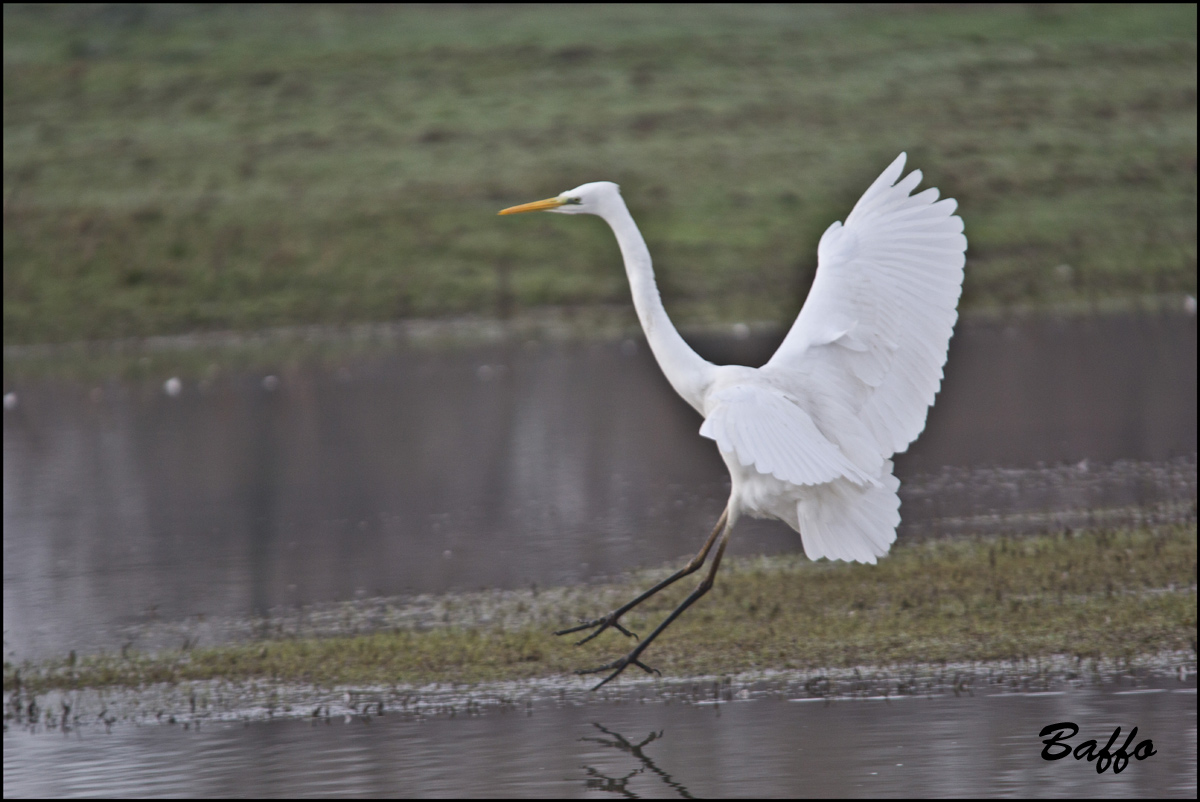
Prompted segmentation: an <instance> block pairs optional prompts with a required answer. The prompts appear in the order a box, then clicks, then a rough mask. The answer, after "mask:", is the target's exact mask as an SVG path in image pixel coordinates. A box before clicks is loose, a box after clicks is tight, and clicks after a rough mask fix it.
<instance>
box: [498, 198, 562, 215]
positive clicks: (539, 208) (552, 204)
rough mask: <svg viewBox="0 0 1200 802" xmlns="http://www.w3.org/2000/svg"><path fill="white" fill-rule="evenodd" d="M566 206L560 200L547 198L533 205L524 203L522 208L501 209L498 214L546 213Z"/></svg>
mask: <svg viewBox="0 0 1200 802" xmlns="http://www.w3.org/2000/svg"><path fill="white" fill-rule="evenodd" d="M564 204H566V201H561V200H559V199H558V198H546V199H545V200H540V201H534V202H533V203H522V204H521V205H520V206H509V207H508V208H507V209H501V210H500V211H499V212H497V214H520V213H521V212H544V211H546V210H547V209H557V208H558V207H559V206H563V205H564Z"/></svg>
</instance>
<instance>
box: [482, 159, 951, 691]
mask: <svg viewBox="0 0 1200 802" xmlns="http://www.w3.org/2000/svg"><path fill="white" fill-rule="evenodd" d="M904 161H905V154H904V153H901V154H900V156H899V157H897V158H896V160H895V161H893V162H892V163H891V165H889V166H888V168H887V169H886V170H884V171H883V174H882V175H880V176H879V178H877V179H876V180H875V183H873V184H871V186H870V187H869V188H868V189H867V191H866V192H865V193H863V196H862V198H861V199H859V201H858V203H857V204H855V206H854V209H852V210H851V212H850V215H849V217H847V218H846V223H845V225H842V223H841V222H835V223H834V224H833V225H831V226H830V227H829V228H828V229H827V230H826V231H825V233H824V235H822V237H821V241H820V244H819V245H818V246H817V274H816V278H815V279H814V280H813V284H812V289H811V290H810V291H809V294H808V299H807V300H806V301H805V303H804V307H803V308H802V309H801V310H800V314H799V315H798V316H797V317H796V322H795V323H794V324H793V325H792V328H791V330H790V331H789V332H788V334H787V337H786V338H785V339H784V341H783V343H782V344H781V345H780V346H779V349H778V350H777V351H776V352H775V354H774V356H772V357H771V359H770V360H769V361H768V362H767V363H766V364H765V365H763V366H762V367H761V368H750V367H743V366H741V365H724V366H720V365H714V364H712V363H711V362H708V361H707V360H705V359H703V358H701V357H700V356H699V355H698V354H697V353H696V352H695V351H693V350H692V349H691V347H689V346H688V344H687V343H686V342H684V340H683V338H682V337H681V336H680V335H679V332H678V331H676V329H675V327H674V326H673V325H671V320H670V319H669V318H668V317H667V313H666V310H665V309H663V304H662V299H661V298H660V297H659V294H658V287H657V285H656V284H655V281H654V269H653V267H652V266H651V262H650V252H649V250H647V248H646V242H645V240H643V239H642V235H641V232H639V231H638V227H637V224H636V223H634V222H633V217H631V216H630V214H629V210H628V209H627V208H626V207H625V201H624V200H622V198H621V191H620V188H619V187H618V186H617V185H616V184H613V183H611V182H609V181H597V182H594V183H590V184H583V185H581V186H579V187H576V188H575V189H572V190H568V191H567V192H564V193H562V194H561V195H558V196H557V197H554V198H549V199H547V200H543V201H536V202H534V203H526V204H524V205H521V206H513V207H510V208H508V209H504V210H503V211H501V212H500V214H516V213H518V212H533V211H548V212H559V213H563V214H594V215H597V216H599V217H601V218H602V219H603V220H604V221H605V222H607V223H608V224H609V226H610V227H611V228H612V230H613V233H614V234H615V235H616V237H617V243H618V245H619V246H620V248H621V255H622V256H623V257H624V259H625V272H626V273H627V274H628V276H629V287H630V290H631V291H632V294H633V305H634V308H635V309H636V310H637V315H638V320H639V321H640V322H641V324H642V329H643V330H644V331H645V333H646V340H647V342H648V343H649V345H650V350H651V351H653V353H654V357H655V359H656V360H658V365H659V367H660V368H661V369H662V372H663V373H664V374H665V375H666V378H667V381H669V382H670V383H671V386H672V387H673V388H675V392H677V393H679V395H680V396H682V397H683V399H684V400H685V401H687V402H688V403H689V404H691V405H692V407H694V408H695V409H696V411H697V412H699V413H700V414H701V415H702V416H704V423H703V424H702V425H701V427H700V434H701V435H703V436H704V437H707V438H710V439H712V440H715V441H716V443H717V447H718V448H719V449H720V452H721V457H722V458H723V459H724V460H725V464H726V466H728V468H729V475H730V477H731V480H732V489H731V491H730V494H729V502H728V504H727V505H726V507H725V511H724V512H723V513H722V514H721V517H720V520H719V521H718V522H717V525H716V528H715V529H713V532H712V534H711V535H709V538H708V540H707V541H706V542H705V544H704V546H703V548H701V549H700V552H699V553H698V554H696V556H695V557H693V558H692V559H691V560H690V561H689V562H688V564H687V565H685V566H684V567H683V568H682V569H680V570H679V571H677V572H676V573H675V574H672V575H671V576H670V577H667V578H666V579H665V580H663V581H662V582H660V583H658V584H657V585H655V586H654V587H653V588H651V589H650V590H648V591H646V592H645V593H643V594H642V595H641V596H638V597H637V598H636V599H634V600H632V601H631V602H629V603H628V604H626V605H624V606H622V607H619V608H617V609H616V610H613V611H612V612H610V613H608V614H607V615H604V616H601V617H600V618H597V619H595V620H593V621H588V622H585V623H582V624H580V625H579V626H577V627H572V628H570V629H565V630H562V631H560V632H558V633H555V634H558V635H563V634H566V633H569V632H578V631H581V630H585V629H593V630H594V631H593V632H592V633H591V634H590V635H588V636H587V637H586V638H584V639H583V640H581V641H580V643H584V642H586V641H588V640H591V639H592V638H594V637H596V636H597V635H599V634H600V633H601V632H603V631H604V630H605V629H608V628H609V627H613V628H615V629H617V630H619V631H621V632H623V633H625V634H626V635H629V636H631V637H636V636H634V635H633V633H631V632H630V631H629V630H627V629H625V627H623V626H622V625H621V624H620V621H619V620H620V618H621V616H622V615H624V614H625V613H627V612H628V611H629V610H631V609H632V608H633V607H635V606H637V605H638V604H640V603H641V602H643V601H645V600H646V599H648V598H649V597H650V596H652V595H654V594H655V593H657V592H658V591H659V590H661V589H663V588H665V587H666V586H668V585H670V584H671V583H673V582H675V581H676V580H678V579H681V578H682V577H684V576H687V575H688V574H691V573H693V572H694V571H696V570H697V569H699V568H700V566H702V565H703V564H704V562H705V560H706V559H707V558H708V554H709V552H710V551H711V550H712V548H713V545H714V544H716V547H717V550H716V556H715V557H714V558H713V561H712V565H711V566H710V568H709V570H708V573H707V574H706V576H705V578H704V580H703V581H702V582H701V583H700V584H699V585H698V586H697V587H696V589H695V590H694V591H693V592H692V593H691V594H690V595H689V596H688V597H687V599H686V600H684V602H683V603H682V604H680V605H679V607H678V608H676V609H675V610H674V611H673V612H672V613H671V614H670V615H669V616H668V617H667V618H666V619H665V620H664V621H663V622H662V623H661V624H660V625H659V626H658V627H657V628H656V629H655V630H654V631H653V632H652V633H651V634H650V635H649V636H648V637H647V638H646V639H645V640H643V641H641V642H639V643H638V645H637V646H636V647H634V648H633V650H632V651H630V652H629V654H627V655H625V656H624V657H622V658H619V659H617V660H614V661H613V662H611V663H607V664H605V665H603V666H600V667H598V668H595V669H589V670H582V671H580V672H578V673H581V674H589V673H596V672H601V671H608V670H611V671H612V673H611V674H610V675H609V676H608V677H606V678H605V679H604V680H603V681H601V682H600V684H599V685H597V686H596V687H597V688H599V687H600V686H601V685H603V684H604V683H606V682H608V681H609V680H611V679H613V678H614V677H616V676H617V675H618V674H620V673H621V672H622V671H624V670H625V669H626V668H627V667H628V666H630V665H636V666H638V667H639V668H642V669H643V670H645V671H647V672H651V671H653V670H654V669H651V668H649V667H647V666H646V665H645V664H644V663H642V662H641V661H640V659H639V658H640V655H641V653H642V652H643V651H644V650H645V649H646V647H647V646H648V645H649V644H650V643H651V642H652V641H653V640H654V639H655V638H656V637H657V636H658V635H659V634H660V633H661V632H662V631H663V630H664V629H666V628H667V626H669V625H670V623H671V622H672V621H674V620H675V618H676V617H678V616H679V614H680V613H682V612H683V611H684V610H685V609H687V607H688V606H690V605H691V604H692V603H693V602H694V601H696V599H698V598H700V597H701V596H702V595H704V593H705V592H707V591H708V589H709V588H711V587H712V584H713V579H714V577H715V576H716V573H717V569H718V567H719V566H720V563H721V556H722V555H723V554H724V552H725V545H726V543H727V542H728V541H729V534H730V532H731V531H732V530H733V527H734V524H736V523H737V520H738V518H739V517H740V516H741V515H742V514H748V515H752V516H754V517H757V518H777V519H779V520H781V521H785V522H787V523H788V524H789V525H790V526H791V527H792V528H793V529H795V530H797V531H798V532H799V533H800V537H801V539H802V541H803V543H804V551H805V553H806V554H807V555H808V557H809V558H810V559H813V560H816V559H819V558H821V557H828V558H830V559H833V560H852V561H856V562H864V563H874V562H875V560H876V559H877V558H879V557H882V556H884V555H885V554H887V552H888V549H889V548H890V546H891V544H892V542H893V541H894V540H895V539H896V526H897V525H898V524H899V523H900V499H899V497H898V496H897V495H896V490H897V489H898V488H899V486H900V482H899V480H897V479H896V477H895V476H893V475H892V461H891V459H890V458H891V456H892V455H893V454H895V453H897V452H902V451H904V450H905V449H907V448H908V445H909V443H911V442H912V441H913V440H915V439H916V438H917V435H919V434H920V433H921V431H922V430H923V429H924V428H925V417H926V414H927V413H928V411H929V407H930V406H931V405H932V404H933V401H934V396H935V395H936V394H937V392H938V390H939V389H940V387H941V381H942V366H943V365H944V364H945V362H946V352H947V348H948V347H949V342H950V337H951V335H952V334H953V332H954V323H955V321H956V320H957V319H958V311H957V306H958V298H959V295H960V294H961V293H962V280H963V265H964V264H965V261H966V257H965V254H966V250H967V239H966V237H965V236H963V222H962V218H960V217H958V216H957V215H955V214H954V211H955V209H956V208H957V205H958V204H957V202H956V201H955V200H953V199H952V198H947V199H945V200H940V201H939V200H938V199H937V198H938V191H937V190H936V189H926V190H924V191H923V192H920V193H918V194H916V195H913V194H911V193H912V191H913V190H914V189H915V188H916V186H917V184H919V183H920V181H921V172H920V171H919V170H914V171H913V172H911V173H909V174H908V175H907V176H906V177H905V178H903V179H902V180H901V178H900V174H901V172H902V171H903V169H904Z"/></svg>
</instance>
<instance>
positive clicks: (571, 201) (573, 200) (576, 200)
mask: <svg viewBox="0 0 1200 802" xmlns="http://www.w3.org/2000/svg"><path fill="white" fill-rule="evenodd" d="M563 203H565V204H566V205H567V206H578V205H579V204H581V203H583V201H582V200H581V199H580V198H567V199H566V200H565V201H563Z"/></svg>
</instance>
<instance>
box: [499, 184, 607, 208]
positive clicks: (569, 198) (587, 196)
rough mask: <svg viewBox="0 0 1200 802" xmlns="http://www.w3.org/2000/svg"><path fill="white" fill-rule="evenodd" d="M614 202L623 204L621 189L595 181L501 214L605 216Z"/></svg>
mask: <svg viewBox="0 0 1200 802" xmlns="http://www.w3.org/2000/svg"><path fill="white" fill-rule="evenodd" d="M614 202H616V203H620V202H621V188H620V187H618V186H617V185H616V184H614V183H613V182H611V181H593V182H592V183H590V184H580V185H579V186H577V187H575V189H568V190H567V191H566V192H563V193H560V194H559V195H557V196H556V197H553V198H546V200H540V201H534V202H533V203H523V204H521V205H520V206H510V207H508V208H507V209H502V210H501V211H500V214H519V213H520V212H558V213H560V214H598V215H601V216H603V215H604V213H605V211H606V210H607V209H608V208H610V206H611V205H612V204H613V203H614Z"/></svg>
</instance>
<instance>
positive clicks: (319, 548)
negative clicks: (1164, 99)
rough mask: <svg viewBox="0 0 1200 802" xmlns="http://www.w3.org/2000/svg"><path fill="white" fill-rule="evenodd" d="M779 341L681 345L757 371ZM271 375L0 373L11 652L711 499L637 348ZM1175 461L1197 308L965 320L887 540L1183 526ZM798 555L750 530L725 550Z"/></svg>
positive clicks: (1187, 476)
mask: <svg viewBox="0 0 1200 802" xmlns="http://www.w3.org/2000/svg"><path fill="white" fill-rule="evenodd" d="M778 338H779V337H778V335H777V336H776V337H774V338H772V337H755V336H752V337H747V338H743V339H737V338H733V337H727V338H718V337H707V338H700V339H699V340H698V341H697V342H696V347H697V348H698V350H700V351H701V352H702V354H703V355H704V356H706V357H708V358H710V359H712V360H713V361H716V362H737V363H744V364H760V363H761V362H762V361H764V360H765V359H766V358H767V357H768V356H769V354H770V353H771V351H772V350H773V347H774V345H775V343H776V342H777V341H778ZM164 378H165V377H164ZM264 379H265V377H264V376H263V375H261V374H256V375H249V374H240V375H230V374H219V375H218V376H217V378H216V379H214V380H211V381H207V382H196V381H192V380H188V381H184V382H183V383H182V385H181V387H182V390H181V392H180V393H179V394H178V395H175V396H172V395H168V394H167V393H165V392H164V385H163V381H162V380H159V381H155V382H152V383H141V384H138V383H118V382H109V383H107V384H103V385H98V386H91V385H77V384H71V383H66V382H54V381H43V382H37V383H31V384H27V385H22V386H18V387H6V388H5V389H6V392H8V391H12V392H15V393H16V395H17V397H18V398H19V404H18V405H17V407H16V408H15V409H12V410H7V409H6V411H5V413H4V639H5V659H9V660H12V659H18V660H19V659H25V658H29V657H36V656H39V655H47V654H54V655H61V654H64V653H65V652H67V651H68V650H71V649H76V650H79V651H81V652H83V651H90V650H94V649H99V648H106V649H113V648H119V647H121V646H123V645H125V644H131V645H133V646H135V647H137V648H145V647H146V645H147V644H145V643H143V642H141V641H140V640H139V638H141V631H142V630H141V629H140V627H142V625H145V624H155V623H159V622H178V621H185V620H190V621H199V620H201V619H212V618H234V617H244V616H248V615H252V614H263V613H267V612H268V611H269V610H271V609H272V608H278V607H295V606H297V605H305V604H311V603H316V602H325V601H339V600H345V599H354V598H363V597H375V596H396V595H405V594H415V593H442V592H447V591H454V590H475V589H479V588H521V587H525V588H527V587H529V586H531V585H534V584H536V585H540V586H543V587H545V586H557V585H571V584H575V583H578V582H582V581H588V580H594V579H598V578H601V577H605V576H609V577H611V576H613V575H616V574H619V573H620V572H622V571H625V570H628V569H632V568H636V567H643V566H658V565H661V564H663V563H664V562H666V561H668V560H674V559H676V558H678V557H679V556H680V555H684V554H690V553H691V552H693V551H694V550H695V549H696V548H697V547H698V545H699V544H700V543H701V542H702V541H703V538H704V537H705V535H706V534H707V533H708V531H709V529H710V527H711V526H712V522H713V521H714V520H715V519H716V517H717V515H718V514H719V512H720V510H721V508H722V506H723V505H724V502H725V498H726V495H727V493H728V480H727V477H726V473H725V467H724V465H723V464H722V463H721V461H720V459H719V457H718V455H717V452H716V449H715V448H714V447H713V444H712V442H711V441H709V440H705V439H703V438H701V437H699V436H698V434H697V430H698V429H699V424H700V420H699V418H698V417H697V416H696V415H695V413H694V412H693V411H692V410H691V409H690V408H689V407H687V406H686V405H685V404H684V403H683V402H682V401H680V400H679V399H678V398H677V397H676V396H675V395H674V394H673V393H672V391H671V390H670V388H669V386H668V385H667V384H666V381H665V380H664V379H663V378H662V376H661V374H660V373H659V371H658V368H657V366H656V365H655V364H654V361H653V358H652V357H651V355H650V354H649V352H648V350H647V349H646V347H645V345H644V342H641V341H634V340H627V341H624V342H621V341H614V342H610V343H601V344H578V343H576V344H562V343H558V344H555V343H546V342H541V343H539V342H531V343H510V344H507V345H494V346H486V347H477V348H471V349H458V350H431V349H419V348H418V349H412V348H409V349H405V348H392V349H388V350H383V351H380V352H378V353H375V354H373V355H367V356H359V357H354V358H353V359H349V358H348V359H347V360H345V361H343V362H342V363H341V364H338V365H336V366H333V367H329V366H326V365H323V364H314V365H307V366H299V367H294V368H289V369H287V370H285V371H283V372H281V373H279V374H278V375H277V376H275V377H274V380H273V381H265V380H264ZM1195 454H1196V319H1195V318H1194V317H1191V316H1187V315H1158V316H1150V317H1141V316H1128V315H1124V316H1122V315H1116V316H1106V317H1099V318H1088V319H1072V320H1057V319H1018V320H1013V321H1005V322H990V321H975V322H972V321H964V322H963V323H961V324H960V325H959V328H958V331H957V333H956V335H955V338H954V339H953V341H952V344H951V353H950V360H949V363H948V366H947V369H946V380H945V383H944V387H943V391H942V393H941V394H940V396H939V398H938V401H937V405H936V406H935V407H934V409H933V411H932V413H931V415H930V418H929V424H928V427H927V430H926V431H925V433H924V434H923V435H922V437H921V438H920V439H919V440H918V441H917V442H916V444H915V445H914V446H913V447H912V449H911V450H910V451H909V452H908V453H907V454H903V455H900V456H899V457H898V458H897V460H896V464H897V474H898V476H899V477H900V478H901V480H902V482H903V485H902V489H901V493H902V502H903V504H902V507H901V515H902V516H903V519H904V521H903V523H902V526H901V531H900V537H901V539H902V540H903V539H906V538H910V537H919V536H928V535H931V534H934V535H935V534H940V533H944V532H951V533H954V532H962V531H971V532H977V531H994V530H1001V531H1013V530H1015V531H1021V530H1023V529H1024V530H1030V531H1043V530H1046V529H1052V530H1057V529H1062V528H1063V527H1068V526H1069V527H1075V526H1085V525H1088V524H1089V523H1100V524H1105V523H1127V522H1131V521H1137V520H1139V519H1140V518H1144V517H1148V516H1149V517H1153V516H1159V517H1161V516H1166V517H1168V518H1171V517H1174V518H1181V519H1185V520H1186V519H1190V520H1194V519H1195V497H1196V457H1195ZM1046 466H1057V467H1046ZM799 548H800V540H799V537H798V536H797V535H796V534H795V533H794V532H792V531H791V530H790V529H788V528H787V527H786V526H785V525H783V524H779V523H777V522H758V521H750V520H747V521H745V522H743V523H741V524H739V527H738V531H737V533H736V534H735V536H734V537H733V539H732V541H731V547H730V553H731V554H760V553H762V554H773V553H780V552H789V551H796V550H798V549H799Z"/></svg>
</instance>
